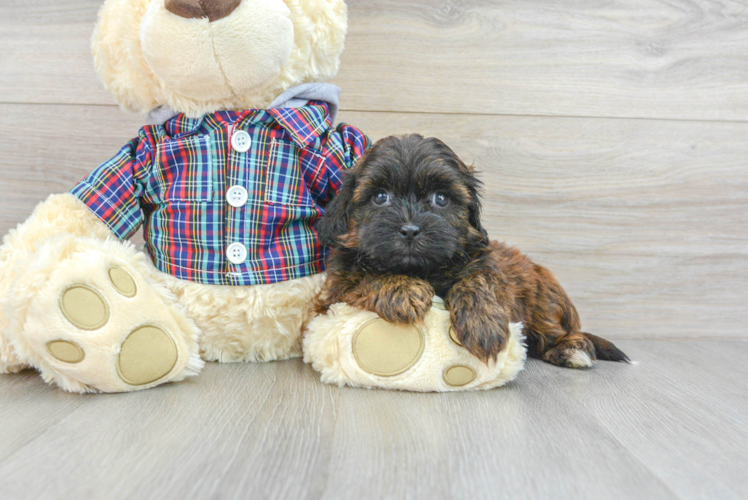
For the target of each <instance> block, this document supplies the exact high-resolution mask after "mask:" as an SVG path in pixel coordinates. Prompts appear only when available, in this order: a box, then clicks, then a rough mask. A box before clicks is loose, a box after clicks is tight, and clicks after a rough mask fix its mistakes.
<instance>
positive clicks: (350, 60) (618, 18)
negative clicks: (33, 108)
mask: <svg viewBox="0 0 748 500" xmlns="http://www.w3.org/2000/svg"><path fill="white" fill-rule="evenodd" d="M100 4H101V0H54V1H53V0H29V1H21V0H6V1H4V2H2V4H0V102H22V103H30V102H33V103H76V104H110V103H112V102H113V101H112V98H111V97H110V96H109V95H108V94H107V93H106V92H105V91H104V90H103V89H102V88H101V86H100V85H99V83H98V81H97V79H96V77H95V75H94V72H93V63H92V61H91V57H90V53H89V47H88V45H89V39H90V36H91V32H92V29H93V25H94V22H95V19H96V11H97V9H98V8H99V6H100ZM348 4H349V11H350V20H349V27H350V30H349V31H350V34H349V37H348V40H347V45H346V47H347V48H346V52H345V53H344V56H343V60H342V65H341V70H340V74H339V75H338V77H337V78H336V79H335V83H337V84H339V85H340V86H341V87H342V88H343V101H342V104H343V107H344V109H348V110H368V111H428V112H440V113H453V112H458V113H479V114H485V113H489V114H520V115H556V116H559V115H564V116H619V117H651V118H673V119H708V120H743V121H745V120H747V119H748V22H746V21H747V20H748V11H746V10H745V4H744V2H742V1H739V0H727V1H724V2H719V3H714V2H711V1H710V0H672V1H671V0H637V1H636V2H621V1H614V2H599V1H595V0H580V1H577V2H563V3H552V4H549V3H548V2H544V1H542V0H532V1H527V0H510V1H503V2H498V1H496V0H470V1H466V2H451V1H450V2H445V1H441V2H433V1H431V0H413V1H409V2H402V1H400V0H373V1H372V0H366V1H363V0H349V2H348Z"/></svg>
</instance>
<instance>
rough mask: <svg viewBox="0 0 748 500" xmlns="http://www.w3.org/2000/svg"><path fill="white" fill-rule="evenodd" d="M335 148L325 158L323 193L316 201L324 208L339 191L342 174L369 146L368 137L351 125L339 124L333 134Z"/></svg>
mask: <svg viewBox="0 0 748 500" xmlns="http://www.w3.org/2000/svg"><path fill="white" fill-rule="evenodd" d="M333 135H334V137H335V141H334V143H335V146H334V147H333V150H334V151H333V152H332V154H329V155H328V156H327V169H326V172H325V174H326V175H325V176H324V182H325V186H324V189H323V190H320V192H323V193H324V196H323V197H321V198H320V199H319V200H318V201H319V202H320V204H321V205H322V206H323V207H324V206H325V205H326V204H327V202H328V201H329V200H331V199H332V198H333V197H334V196H335V195H337V194H338V191H340V186H341V185H342V183H343V173H344V172H345V171H346V170H348V169H350V168H352V167H353V166H355V165H356V163H357V162H358V160H359V159H361V157H362V156H363V155H364V153H366V150H367V149H369V147H370V146H371V140H370V139H369V137H368V136H367V135H366V134H364V133H363V132H361V130H359V129H357V128H356V127H353V126H351V125H346V124H344V123H341V124H340V125H338V127H337V129H336V130H335V133H334V134H333Z"/></svg>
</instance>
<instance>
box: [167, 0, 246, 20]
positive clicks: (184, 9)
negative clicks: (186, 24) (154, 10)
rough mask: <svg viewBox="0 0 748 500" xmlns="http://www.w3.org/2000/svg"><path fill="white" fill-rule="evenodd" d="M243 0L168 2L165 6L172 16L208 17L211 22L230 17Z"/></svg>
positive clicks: (182, 0) (179, 0) (174, 0)
mask: <svg viewBox="0 0 748 500" xmlns="http://www.w3.org/2000/svg"><path fill="white" fill-rule="evenodd" d="M240 3H242V0H166V1H165V2H164V6H165V7H166V10H168V11H169V12H171V13H172V14H176V15H178V16H180V17H185V18H187V19H193V18H204V17H207V18H208V20H209V21H210V22H213V21H218V20H219V19H223V18H224V17H226V16H228V15H229V14H231V13H232V12H234V10H235V9H236V8H237V7H238V6H239V4H240Z"/></svg>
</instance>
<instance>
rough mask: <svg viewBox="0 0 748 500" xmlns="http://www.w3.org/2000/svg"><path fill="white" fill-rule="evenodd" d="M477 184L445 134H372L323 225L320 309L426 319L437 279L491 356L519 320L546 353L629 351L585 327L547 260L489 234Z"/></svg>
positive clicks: (467, 331) (465, 336)
mask: <svg viewBox="0 0 748 500" xmlns="http://www.w3.org/2000/svg"><path fill="white" fill-rule="evenodd" d="M479 188H480V182H479V181H478V179H477V178H476V176H475V173H474V172H473V171H472V170H471V169H470V168H468V167H467V166H466V165H465V164H464V163H463V162H462V161H461V160H460V159H459V158H458V157H457V155H455V154H454V152H453V151H452V150H451V149H449V147H447V146H446V145H445V144H444V143H443V142H441V141H439V140H438V139H433V138H431V139H424V138H423V137H421V136H420V135H410V136H404V137H389V138H386V139H382V140H381V141H379V142H378V143H377V144H375V145H374V146H373V147H372V148H371V149H370V150H369V151H368V152H367V153H366V155H365V156H364V157H363V158H362V160H361V161H360V162H359V163H358V165H357V166H356V168H355V170H354V171H352V172H351V173H350V174H349V175H347V176H346V178H345V180H344V184H343V187H342V188H341V191H340V194H339V195H338V197H337V198H335V199H334V200H333V202H332V203H331V204H330V206H329V207H328V209H327V211H326V212H325V215H324V217H323V218H322V219H321V220H320V222H319V224H318V230H319V233H320V236H321V238H322V240H323V241H325V242H326V243H327V244H330V245H333V251H332V253H331V255H330V258H329V261H328V280H327V282H326V284H325V288H324V289H323V291H322V292H321V293H320V296H319V298H318V311H320V312H326V311H327V310H329V308H330V307H331V305H333V304H335V303H338V302H345V303H347V304H350V305H354V306H357V307H361V308H364V309H366V310H369V311H373V312H376V313H377V314H378V315H379V316H380V317H382V318H384V319H385V320H387V321H390V322H398V323H408V324H411V323H416V322H419V321H422V320H423V318H424V316H425V314H426V312H427V311H428V306H427V305H424V303H423V302H424V299H423V298H424V297H430V296H431V295H432V294H431V293H430V291H431V290H433V291H435V293H436V294H437V295H439V296H441V297H444V298H445V300H446V303H447V306H448V307H449V310H450V313H451V324H452V328H453V329H454V331H455V332H456V334H457V337H458V339H459V340H460V343H461V344H462V346H463V347H465V348H466V349H467V350H468V351H470V352H471V353H472V354H473V355H475V356H476V357H478V358H480V359H482V360H484V361H486V362H489V361H491V360H495V359H496V358H497V356H498V355H499V353H501V352H502V351H503V350H504V349H505V348H506V345H507V342H508V340H509V338H510V328H509V325H510V323H513V322H519V323H522V324H523V325H524V327H525V335H526V336H527V342H528V349H529V354H530V355H531V356H535V357H538V358H541V359H543V360H545V361H547V362H549V363H553V364H556V365H559V366H569V367H574V368H579V367H582V365H584V363H582V362H580V359H584V357H583V356H580V354H579V353H583V354H586V355H587V357H588V359H589V360H594V359H596V358H600V359H610V360H616V361H628V358H627V357H626V355H625V354H624V353H623V352H621V351H620V350H618V349H617V348H616V347H615V346H614V345H613V344H612V343H610V342H607V341H605V340H604V339H601V338H599V337H595V336H594V335H589V334H586V333H583V332H582V331H581V324H580V321H579V315H578V314H577V311H576V309H575V308H574V305H573V304H572V303H571V300H570V299H569V297H568V296H567V295H566V293H565V292H564V290H563V288H561V285H559V284H558V282H557V281H556V280H555V278H554V277H553V274H552V273H551V272H550V271H548V270H547V269H545V268H543V267H541V266H539V265H537V264H534V263H533V262H532V261H530V259H529V258H527V256H525V255H523V254H522V253H521V252H520V251H519V250H517V249H515V248H511V247H508V246H506V245H504V244H502V243H498V242H491V241H489V239H488V236H487V234H486V231H485V230H484V229H483V227H482V226H481V223H480V209H481V205H480V197H479ZM587 366H589V364H587Z"/></svg>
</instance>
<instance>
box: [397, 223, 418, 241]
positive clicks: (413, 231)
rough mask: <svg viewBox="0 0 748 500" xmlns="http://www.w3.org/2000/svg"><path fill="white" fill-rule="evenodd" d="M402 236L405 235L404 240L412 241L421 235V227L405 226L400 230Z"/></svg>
mask: <svg viewBox="0 0 748 500" xmlns="http://www.w3.org/2000/svg"><path fill="white" fill-rule="evenodd" d="M400 234H402V235H403V238H407V239H409V240H412V239H414V238H415V237H416V236H418V235H419V234H421V228H420V226H416V225H415V224H405V225H404V226H403V227H401V228H400Z"/></svg>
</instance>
